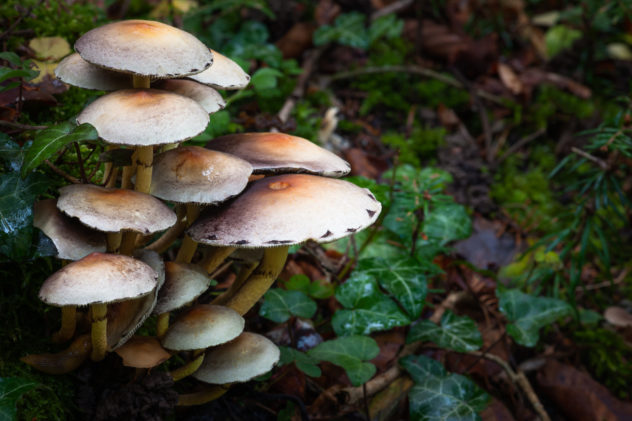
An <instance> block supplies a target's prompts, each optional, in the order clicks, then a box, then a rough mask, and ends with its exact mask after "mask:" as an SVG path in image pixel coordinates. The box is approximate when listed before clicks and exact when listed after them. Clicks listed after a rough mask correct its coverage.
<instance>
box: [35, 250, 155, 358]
mask: <svg viewBox="0 0 632 421" xmlns="http://www.w3.org/2000/svg"><path fill="white" fill-rule="evenodd" d="M157 277H158V275H157V274H156V272H154V270H153V269H152V268H150V267H149V266H148V265H146V264H145V263H143V262H141V261H138V260H136V259H133V258H131V257H128V256H121V255H115V254H107V253H92V254H89V255H88V256H86V257H84V258H83V259H80V260H77V261H76V262H72V263H70V264H68V265H66V266H64V267H63V268H61V269H60V270H58V271H57V272H55V273H54V274H53V275H51V276H50V277H49V278H48V279H46V281H45V282H44V284H43V285H42V287H41V289H40V292H39V296H40V299H41V300H42V301H44V302H45V303H47V304H51V305H56V306H69V305H72V306H84V305H90V306H91V310H92V359H93V360H94V361H100V360H102V359H103V357H104V356H105V350H106V346H107V319H106V314H107V303H113V302H116V301H121V300H126V299H130V298H137V297H141V296H144V295H147V294H149V293H150V292H151V291H152V290H153V289H154V288H155V287H156V280H157Z"/></svg>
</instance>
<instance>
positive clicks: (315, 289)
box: [285, 274, 334, 300]
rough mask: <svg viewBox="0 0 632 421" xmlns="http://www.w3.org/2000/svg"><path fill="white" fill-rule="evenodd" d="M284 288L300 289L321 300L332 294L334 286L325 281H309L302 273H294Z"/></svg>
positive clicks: (290, 289)
mask: <svg viewBox="0 0 632 421" xmlns="http://www.w3.org/2000/svg"><path fill="white" fill-rule="evenodd" d="M285 288H286V289H287V290H289V291H301V292H303V293H304V294H306V295H308V296H310V297H312V298H315V299H317V300H322V299H326V298H329V297H331V296H332V295H334V286H333V285H332V284H329V283H325V281H313V282H312V281H310V279H309V278H308V277H307V276H305V275H303V274H299V275H294V276H292V277H291V278H290V279H289V280H288V281H287V282H286V283H285Z"/></svg>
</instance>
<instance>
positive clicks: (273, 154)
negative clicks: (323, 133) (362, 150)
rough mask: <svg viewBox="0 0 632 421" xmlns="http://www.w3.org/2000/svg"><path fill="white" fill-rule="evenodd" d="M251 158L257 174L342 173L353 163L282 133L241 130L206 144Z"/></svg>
mask: <svg viewBox="0 0 632 421" xmlns="http://www.w3.org/2000/svg"><path fill="white" fill-rule="evenodd" d="M206 147H207V148H208V149H212V150H215V151H221V152H226V153H229V154H231V155H235V156H238V157H240V158H242V159H245V160H246V161H248V162H250V164H251V165H252V168H253V172H254V173H255V174H278V173H309V174H317V175H324V176H327V177H341V176H343V175H345V174H348V173H349V171H350V170H351V167H350V166H349V164H348V163H347V161H345V160H344V159H342V158H340V157H339V156H338V155H336V154H334V153H332V152H329V151H328V150H327V149H324V148H321V147H320V146H318V145H316V144H314V143H312V142H310V141H309V140H307V139H303V138H302V137H297V136H291V135H288V134H283V133H239V134H232V135H227V136H221V137H218V138H217V139H213V140H211V141H210V142H208V143H207V144H206Z"/></svg>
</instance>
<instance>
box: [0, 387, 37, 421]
mask: <svg viewBox="0 0 632 421" xmlns="http://www.w3.org/2000/svg"><path fill="white" fill-rule="evenodd" d="M36 387H37V383H35V382H32V381H30V380H27V379H22V378H19V377H8V378H2V377H0V421H13V420H15V419H16V411H15V406H16V404H17V402H18V400H20V398H21V397H22V395H24V394H25V393H27V392H29V391H30V390H33V389H34V388H36Z"/></svg>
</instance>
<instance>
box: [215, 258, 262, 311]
mask: <svg viewBox="0 0 632 421" xmlns="http://www.w3.org/2000/svg"><path fill="white" fill-rule="evenodd" d="M257 266H259V262H251V263H244V265H243V266H242V267H241V269H239V273H238V274H237V278H235V280H234V281H233V283H232V285H231V286H230V287H229V288H228V289H227V290H226V292H224V293H223V294H222V295H220V296H218V297H216V298H215V299H214V300H213V301H212V302H211V304H215V305H218V306H223V305H225V304H226V302H227V301H228V300H229V299H230V298H231V297H232V296H233V295H235V292H236V291H238V290H239V288H241V286H242V285H243V284H244V282H246V279H248V278H249V277H250V275H251V274H252V272H253V271H254V270H255V269H256V268H257Z"/></svg>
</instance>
